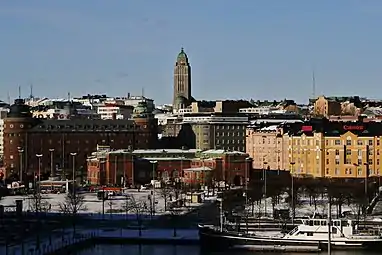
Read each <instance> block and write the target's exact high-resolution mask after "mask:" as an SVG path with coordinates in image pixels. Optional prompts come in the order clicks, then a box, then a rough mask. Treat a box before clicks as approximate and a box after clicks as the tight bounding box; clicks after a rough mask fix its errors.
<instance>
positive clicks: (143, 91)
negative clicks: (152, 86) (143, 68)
mask: <svg viewBox="0 0 382 255" xmlns="http://www.w3.org/2000/svg"><path fill="white" fill-rule="evenodd" d="M141 96H142V97H141V99H142V102H143V101H145V100H144V98H145V88H143V87H142V95H141Z"/></svg>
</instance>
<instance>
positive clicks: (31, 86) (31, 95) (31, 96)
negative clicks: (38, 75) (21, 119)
mask: <svg viewBox="0 0 382 255" xmlns="http://www.w3.org/2000/svg"><path fill="white" fill-rule="evenodd" d="M30 90H31V94H30V95H29V97H30V99H32V98H33V84H32V83H31V85H30Z"/></svg>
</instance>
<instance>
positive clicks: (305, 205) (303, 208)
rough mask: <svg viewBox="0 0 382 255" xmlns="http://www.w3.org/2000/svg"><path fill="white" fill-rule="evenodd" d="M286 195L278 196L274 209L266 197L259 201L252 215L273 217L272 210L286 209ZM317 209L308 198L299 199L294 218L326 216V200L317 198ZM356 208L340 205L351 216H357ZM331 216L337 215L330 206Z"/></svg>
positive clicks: (287, 204)
mask: <svg viewBox="0 0 382 255" xmlns="http://www.w3.org/2000/svg"><path fill="white" fill-rule="evenodd" d="M287 198H288V196H287V195H282V196H280V203H279V204H276V205H275V206H274V208H273V207H272V198H270V197H268V198H267V199H264V198H263V199H261V201H260V203H255V204H254V213H255V214H264V212H265V211H266V214H267V215H268V216H271V215H273V209H288V208H289V206H290V205H289V203H287ZM316 205H317V208H316V210H315V208H314V204H313V201H312V203H311V204H310V198H309V197H300V198H299V202H298V205H296V217H306V216H311V215H313V214H314V213H316V214H321V215H326V214H327V212H328V199H327V198H325V197H324V198H318V199H316ZM265 207H266V209H265ZM246 209H247V211H249V212H251V211H252V205H248V206H247V208H246ZM357 210H358V207H357V205H350V206H349V205H347V204H343V205H342V212H350V213H351V214H353V215H354V214H357ZM331 212H332V215H337V206H336V205H332V208H331Z"/></svg>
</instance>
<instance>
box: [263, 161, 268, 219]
mask: <svg viewBox="0 0 382 255" xmlns="http://www.w3.org/2000/svg"><path fill="white" fill-rule="evenodd" d="M267 164H268V162H266V161H263V171H264V212H265V216H266V215H267V171H266V169H265V168H266V167H267Z"/></svg>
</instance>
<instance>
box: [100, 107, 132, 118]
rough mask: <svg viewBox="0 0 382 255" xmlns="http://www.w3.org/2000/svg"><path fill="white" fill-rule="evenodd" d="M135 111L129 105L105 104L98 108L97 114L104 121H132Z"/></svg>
mask: <svg viewBox="0 0 382 255" xmlns="http://www.w3.org/2000/svg"><path fill="white" fill-rule="evenodd" d="M133 109H134V107H132V106H129V105H117V104H105V105H103V106H98V107H97V113H98V114H99V115H100V117H101V119H103V120H110V119H130V118H131V114H132V113H133Z"/></svg>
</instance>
